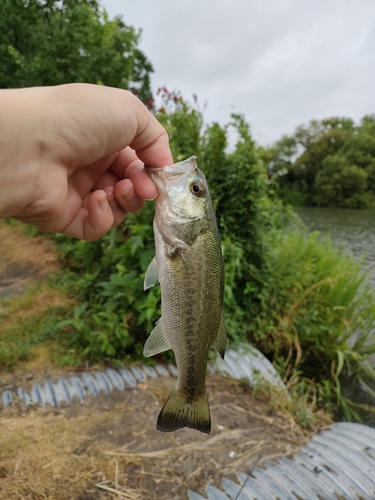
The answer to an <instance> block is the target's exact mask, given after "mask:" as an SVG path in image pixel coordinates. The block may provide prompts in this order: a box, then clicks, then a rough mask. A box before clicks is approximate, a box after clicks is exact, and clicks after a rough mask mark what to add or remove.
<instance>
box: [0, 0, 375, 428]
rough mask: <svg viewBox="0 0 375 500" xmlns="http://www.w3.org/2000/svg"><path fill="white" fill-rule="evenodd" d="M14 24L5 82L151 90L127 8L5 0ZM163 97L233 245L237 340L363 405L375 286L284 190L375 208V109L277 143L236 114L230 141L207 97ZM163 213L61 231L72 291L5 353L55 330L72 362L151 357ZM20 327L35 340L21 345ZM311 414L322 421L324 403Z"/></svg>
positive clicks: (1, 12) (26, 326) (301, 379)
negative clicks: (92, 233) (305, 222)
mask: <svg viewBox="0 0 375 500" xmlns="http://www.w3.org/2000/svg"><path fill="white" fill-rule="evenodd" d="M16 15H17V20H16ZM65 20H68V21H69V22H65ZM0 26H2V30H0V54H1V58H2V61H3V62H4V64H3V69H2V72H1V75H0V86H2V87H8V86H21V85H44V84H58V83H63V82H68V81H89V82H95V83H103V84H107V85H115V86H119V87H129V86H130V85H132V86H133V85H134V87H135V89H134V91H135V92H136V93H138V95H139V96H140V97H141V98H142V99H143V100H145V99H147V98H148V96H149V81H148V75H149V73H150V71H151V66H150V64H149V62H148V61H147V59H146V58H145V56H144V55H143V54H142V53H141V52H140V51H139V49H138V48H137V44H138V41H139V34H137V33H136V32H135V31H134V30H133V28H130V27H127V26H126V25H125V24H124V23H123V22H122V21H121V20H120V19H115V20H113V21H110V20H109V19H108V17H107V15H106V13H105V11H103V10H101V9H100V8H99V6H98V3H97V2H96V1H94V0H92V1H90V0H65V1H64V2H57V1H56V0H47V1H45V2H43V3H42V2H38V1H37V0H30V1H29V2H27V3H25V2H23V1H21V0H17V1H10V0H5V2H3V3H2V5H1V7H0ZM88 35H90V36H88ZM124 54H126V55H124ZM103 61H105V63H103ZM159 98H160V99H161V103H160V106H159V109H158V111H156V108H155V109H153V111H154V112H155V114H156V116H157V118H158V119H159V120H160V122H161V123H162V124H163V125H164V126H165V127H166V128H167V130H168V132H169V135H170V141H171V148H172V152H173V156H174V159H175V160H176V161H178V160H181V159H184V158H186V157H189V156H191V155H192V154H195V155H196V156H197V157H198V161H199V165H200V167H201V168H202V170H203V171H204V172H205V173H206V176H207V179H208V182H209V185H210V190H211V194H212V198H213V201H214V205H215V209H216V213H217V218H218V222H219V226H220V232H221V235H222V244H223V249H224V258H225V267H226V289H225V316H226V324H227V330H228V334H229V341H230V344H231V345H233V344H235V343H236V342H240V341H244V340H245V341H250V342H253V344H254V345H255V346H256V347H258V348H259V349H260V350H261V351H262V352H264V353H265V354H266V355H267V356H268V357H269V359H270V360H271V361H272V362H273V363H274V364H275V365H276V366H277V368H278V370H279V372H280V373H281V374H282V376H283V377H284V378H285V380H286V381H287V383H288V384H289V386H291V387H293V394H299V395H300V396H301V395H302V396H303V398H305V400H306V402H308V403H311V404H312V403H313V404H314V405H315V407H316V408H319V407H324V406H325V407H327V408H328V409H332V410H334V409H340V410H341V411H344V413H345V415H346V417H347V418H350V417H351V416H356V411H355V407H354V405H353V404H351V403H350V402H349V401H348V400H346V399H345V398H344V396H343V393H342V391H341V386H340V380H341V378H340V377H341V375H342V374H345V375H346V376H350V377H353V378H355V379H356V380H358V379H361V378H366V379H367V378H368V377H370V378H371V377H372V378H374V374H373V373H372V370H371V369H370V368H369V366H368V364H367V361H368V358H369V356H370V355H371V354H372V353H374V352H375V342H374V339H372V340H371V337H370V332H372V331H373V330H374V327H375V295H374V293H373V292H372V290H371V289H370V288H369V287H368V285H367V284H366V282H365V280H364V278H363V276H362V275H361V272H360V268H359V266H357V265H355V264H354V263H353V262H352V261H351V260H350V259H349V258H347V257H345V256H343V254H342V252H341V251H340V250H335V249H333V248H332V247H331V245H330V243H329V241H326V242H322V241H320V240H318V239H317V237H316V235H310V236H309V235H307V233H306V232H305V229H304V228H303V227H302V225H301V224H300V223H299V222H298V220H297V219H296V217H295V216H294V215H293V213H292V212H291V211H290V210H289V209H288V208H286V207H285V206H284V205H283V204H282V202H281V201H280V199H279V196H282V197H284V198H285V199H288V200H289V201H292V202H294V203H296V202H298V203H299V202H300V203H319V204H323V205H331V204H335V205H339V206H352V207H360V206H371V205H372V204H373V200H374V199H375V198H374V196H375V192H373V185H374V183H373V182H372V180H373V178H374V176H375V164H374V163H373V162H374V160H373V158H374V151H375V148H374V144H375V118H373V117H365V118H364V119H363V120H362V122H361V124H360V125H359V126H358V127H355V126H354V124H353V123H352V121H351V120H348V119H330V120H323V121H321V122H311V124H310V126H309V127H308V128H304V127H300V128H299V129H298V130H297V132H296V134H295V135H294V136H293V137H284V138H283V139H282V140H281V141H279V142H278V143H277V144H276V145H275V146H274V148H271V149H264V148H261V147H258V146H257V145H256V144H255V143H254V141H253V139H252V137H251V133H250V128H249V125H248V124H247V123H246V121H245V120H244V118H243V117H242V116H241V115H233V116H232V121H231V124H230V126H231V127H232V128H234V129H235V131H236V132H237V135H238V141H237V144H236V145H235V148H234V150H233V151H232V152H228V151H227V131H226V128H224V127H222V126H220V125H219V124H217V123H213V124H209V125H207V126H206V125H205V124H204V121H203V115H202V113H201V112H200V110H199V107H198V106H197V103H195V104H193V105H191V104H190V103H188V102H187V101H185V100H184V99H183V98H182V97H181V96H180V95H179V94H177V93H175V92H172V93H171V92H168V90H167V89H161V91H160V92H159ZM148 104H149V105H150V106H151V105H152V104H154V101H153V99H149V100H148ZM152 218H153V204H152V203H148V204H147V206H146V208H145V209H144V210H143V211H142V212H141V213H140V214H137V215H130V214H129V215H128V217H127V219H126V221H125V223H124V224H122V225H121V226H120V227H118V228H114V229H112V230H111V231H110V232H109V233H108V234H107V235H106V236H104V237H103V238H101V239H100V240H99V241H95V242H90V243H88V242H84V241H79V240H75V239H73V238H69V237H66V236H62V235H57V236H55V235H53V236H51V237H52V238H54V240H55V241H56V244H57V246H58V249H59V252H60V259H61V262H62V264H63V267H64V271H63V272H62V273H60V274H59V275H57V277H55V278H54V281H53V285H54V286H55V287H58V288H60V289H61V290H63V291H68V293H69V296H70V298H71V299H72V300H71V302H69V303H67V304H63V305H59V306H56V308H55V309H54V308H46V309H43V308H41V309H40V310H38V311H37V312H36V313H35V314H34V313H33V314H31V315H28V316H27V318H26V319H25V318H23V319H22V318H21V317H19V320H20V322H19V325H18V327H17V326H16V325H15V324H14V322H11V323H8V326H7V329H8V333H7V334H6V335H5V337H3V339H4V338H5V341H4V342H3V344H2V347H1V356H2V357H1V358H0V364H1V365H2V366H11V365H12V364H14V363H15V362H17V360H18V359H22V358H24V357H25V356H27V354H28V353H29V352H30V346H32V345H35V344H36V343H38V342H41V341H45V340H48V339H49V340H53V339H59V341H60V342H62V343H63V345H64V346H65V349H66V355H65V356H64V357H61V355H60V354H59V359H60V362H63V363H67V364H76V363H83V362H96V361H102V362H116V361H117V360H124V359H126V358H131V359H142V361H145V360H144V359H143V356H142V349H143V344H144V341H145V340H146V338H147V335H148V334H149V332H150V331H151V330H152V328H153V325H154V323H155V321H156V320H157V319H158V318H159V316H160V291H159V289H158V287H154V288H152V289H151V290H149V291H148V292H147V293H146V292H144V291H143V279H144V273H145V270H146V268H147V266H148V264H149V262H150V261H151V259H152V257H153V254H154V243H153V232H152ZM25 300H26V299H25ZM12 304H15V303H13V301H11V302H10V303H9V304H7V305H6V307H5V309H4V308H3V309H2V314H3V320H4V321H8V319H9V318H11V317H14V318H17V315H15V314H13V313H12V311H13V309H12V307H15V306H13V305H12ZM4 315H7V316H6V317H5V316H4ZM9 321H10V320H9ZM25 321H26V323H25ZM5 324H6V323H5ZM30 331H31V332H33V333H32V335H31V336H30V335H29V334H28V333H27V332H30ZM22 332H23V333H22ZM25 332H26V333H25ZM16 337H19V338H20V339H21V342H20V344H21V343H23V344H24V345H23V346H21V347H22V348H20V350H19V351H17V352H16V351H15V350H14V348H13V347H12V346H14V345H15V342H14V339H15V338H16ZM61 339H62V340H61ZM6 344H7V345H8V347H6ZM4 346H5V347H4ZM9 346H10V347H9ZM167 355H168V356H169V355H171V354H170V353H168V354H167ZM151 362H152V361H151ZM298 411H300V410H298ZM301 412H302V414H301V420H304V421H306V425H310V424H311V422H310V421H311V418H310V415H309V414H306V415H303V409H301Z"/></svg>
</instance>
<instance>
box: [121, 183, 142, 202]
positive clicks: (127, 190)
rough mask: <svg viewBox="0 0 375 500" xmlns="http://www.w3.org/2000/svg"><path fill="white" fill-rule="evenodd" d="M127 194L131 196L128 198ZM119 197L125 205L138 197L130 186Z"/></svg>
mask: <svg viewBox="0 0 375 500" xmlns="http://www.w3.org/2000/svg"><path fill="white" fill-rule="evenodd" d="M129 194H131V196H129ZM121 196H122V198H123V200H124V201H126V202H127V203H133V202H135V201H137V200H138V196H137V194H136V193H135V192H134V190H133V188H132V185H131V184H130V185H129V186H128V187H127V188H126V189H125V191H124V192H123V193H122V195H121Z"/></svg>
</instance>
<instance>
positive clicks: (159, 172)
mask: <svg viewBox="0 0 375 500" xmlns="http://www.w3.org/2000/svg"><path fill="white" fill-rule="evenodd" d="M144 168H145V170H146V172H147V174H148V175H149V176H150V177H151V179H152V180H153V181H154V182H155V184H156V186H157V188H158V189H161V190H164V189H165V182H166V181H167V180H171V179H173V178H177V177H180V175H183V174H189V173H190V172H192V171H193V170H198V164H197V157H196V156H191V157H190V158H188V159H187V160H183V161H179V162H177V163H173V164H172V165H166V166H165V167H164V168H158V167H151V166H150V165H147V164H145V167H144Z"/></svg>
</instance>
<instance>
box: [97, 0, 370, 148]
mask: <svg viewBox="0 0 375 500" xmlns="http://www.w3.org/2000/svg"><path fill="white" fill-rule="evenodd" d="M102 5H103V6H104V7H105V9H106V10H107V11H108V13H109V14H110V17H113V16H115V15H118V14H120V15H122V16H123V19H124V21H125V23H126V24H130V25H132V26H134V27H136V28H142V30H143V34H142V42H141V45H140V47H141V49H142V50H143V52H144V53H145V54H146V56H147V57H148V58H149V59H150V60H151V62H152V64H153V66H154V70H155V72H154V74H153V76H152V87H153V89H154V90H156V89H157V88H158V87H160V86H166V87H168V89H172V90H173V89H177V90H180V91H181V93H182V95H183V96H184V97H185V98H186V99H188V100H192V94H197V95H198V99H199V102H200V103H201V104H202V105H203V103H204V102H207V109H206V110H205V119H206V121H207V122H211V121H213V120H215V121H219V122H220V123H222V124H225V123H227V122H228V121H229V115H230V113H232V112H241V113H244V114H245V116H246V119H247V121H248V122H249V123H250V125H251V129H252V132H253V135H254V138H255V139H256V140H257V141H258V142H259V143H261V144H264V145H265V144H269V143H272V142H273V141H275V140H277V139H279V138H280V137H281V135H282V134H290V133H292V132H293V131H294V129H295V127H296V126H297V125H299V124H301V123H307V122H308V121H309V120H311V119H313V118H317V119H320V118H326V117H329V116H348V117H351V118H354V119H355V120H356V121H357V120H358V119H359V118H360V117H362V116H363V115H365V114H371V113H375V1H374V0H102Z"/></svg>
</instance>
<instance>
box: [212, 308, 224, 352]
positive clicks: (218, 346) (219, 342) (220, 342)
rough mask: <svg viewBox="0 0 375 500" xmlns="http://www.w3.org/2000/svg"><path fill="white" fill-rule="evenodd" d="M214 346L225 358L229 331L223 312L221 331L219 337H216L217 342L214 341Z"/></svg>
mask: <svg viewBox="0 0 375 500" xmlns="http://www.w3.org/2000/svg"><path fill="white" fill-rule="evenodd" d="M212 347H213V348H214V349H216V351H217V352H218V353H219V354H220V356H221V357H222V358H223V359H224V354H225V349H226V347H227V331H226V329H225V323H224V315H223V314H222V315H221V321H220V326H219V331H218V334H217V337H216V339H215V342H214V343H213V345H212Z"/></svg>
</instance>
